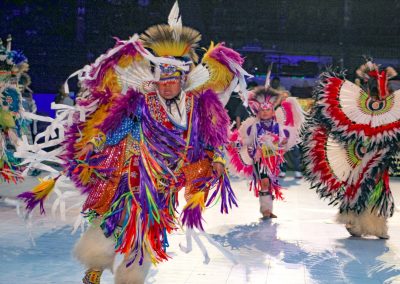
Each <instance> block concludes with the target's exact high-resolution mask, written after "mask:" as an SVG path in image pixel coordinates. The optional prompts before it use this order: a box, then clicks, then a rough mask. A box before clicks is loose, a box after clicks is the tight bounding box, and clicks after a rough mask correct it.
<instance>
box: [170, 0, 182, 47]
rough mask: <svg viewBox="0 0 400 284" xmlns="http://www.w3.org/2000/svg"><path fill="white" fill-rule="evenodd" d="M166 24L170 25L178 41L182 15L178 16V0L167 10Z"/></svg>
mask: <svg viewBox="0 0 400 284" xmlns="http://www.w3.org/2000/svg"><path fill="white" fill-rule="evenodd" d="M168 25H169V26H170V27H171V29H172V32H173V36H174V39H175V40H177V41H179V39H180V35H181V33H182V17H180V16H179V5H178V1H176V2H175V4H174V6H173V7H172V9H171V12H169V16H168Z"/></svg>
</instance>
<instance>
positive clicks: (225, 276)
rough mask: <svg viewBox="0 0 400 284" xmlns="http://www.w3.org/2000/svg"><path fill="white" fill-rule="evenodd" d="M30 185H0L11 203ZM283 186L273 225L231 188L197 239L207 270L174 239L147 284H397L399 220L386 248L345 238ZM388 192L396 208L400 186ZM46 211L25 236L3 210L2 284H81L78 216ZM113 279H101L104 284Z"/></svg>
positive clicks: (308, 196)
mask: <svg viewBox="0 0 400 284" xmlns="http://www.w3.org/2000/svg"><path fill="white" fill-rule="evenodd" d="M32 183H33V180H32V179H28V180H27V181H26V183H25V184H22V185H19V186H9V185H4V184H2V185H0V188H1V190H0V194H1V195H3V196H5V195H8V196H13V195H15V193H16V192H17V191H22V190H24V189H25V188H26V187H29V186H30V185H32ZM283 184H284V185H285V186H286V187H287V190H285V192H284V193H285V198H286V200H285V201H283V202H276V203H275V213H276V214H277V215H278V218H277V219H276V220H273V221H272V222H270V221H260V220H259V217H260V216H259V212H258V200H257V199H256V198H255V197H254V196H253V193H250V192H248V191H247V185H246V182H245V181H239V180H233V187H234V189H235V190H236V193H237V196H238V199H239V208H235V209H234V210H233V211H232V213H231V214H229V215H220V214H219V210H218V208H217V206H216V207H214V208H211V209H209V210H208V211H207V212H206V214H205V220H206V221H207V223H206V231H207V233H208V235H209V236H210V237H211V241H212V242H215V244H217V245H213V244H211V243H210V242H209V241H208V240H207V239H206V237H204V236H201V237H200V239H201V240H202V241H203V242H204V244H205V245H206V247H207V250H208V253H209V256H210V259H211V260H210V262H209V263H208V264H205V263H203V261H204V258H203V255H202V254H201V251H200V249H199V248H198V247H197V246H196V244H195V243H193V251H192V252H190V253H188V254H185V253H184V252H182V251H181V250H180V249H179V243H183V244H185V235H184V233H183V232H177V233H175V234H174V235H172V236H170V239H169V243H170V247H169V250H168V251H169V253H170V255H171V257H172V259H171V260H170V261H168V262H167V263H162V264H160V265H158V266H157V267H153V268H152V270H151V272H150V275H149V277H148V279H147V281H146V283H176V284H180V283H182V284H183V283H201V284H203V283H206V284H208V283H209V284H218V283H290V284H291V283H330V284H333V283H362V284H366V283H400V214H399V212H396V213H395V216H394V217H393V218H391V219H390V222H389V226H390V231H389V233H390V235H391V239H390V240H388V241H384V240H377V239H375V238H370V239H358V238H350V237H349V235H348V233H347V232H346V230H345V229H344V227H343V226H341V225H338V224H335V222H334V216H335V213H336V210H335V209H334V208H332V207H329V206H328V205H327V202H324V201H321V200H319V199H318V197H317V195H316V194H315V193H314V191H313V190H310V189H309V186H308V184H307V183H306V182H304V181H297V180H294V179H293V178H292V177H288V178H286V179H285V181H284V182H283ZM391 185H392V189H393V191H394V195H395V199H396V200H400V180H394V179H393V180H392V181H391ZM49 205H51V204H49ZM399 205H400V204H399ZM47 211H48V214H49V215H48V216H47V217H44V218H43V217H39V216H37V214H35V216H34V219H33V221H32V224H31V228H29V226H28V227H27V226H26V222H24V220H23V218H21V217H18V216H17V214H16V210H15V208H13V207H12V206H8V205H5V204H4V203H3V204H2V205H0V283H15V284H18V283H21V284H22V283H24V284H25V283H29V284H36V283H37V284H39V283H41V284H47V283H80V279H81V278H82V275H83V268H82V267H80V266H79V264H78V263H77V262H76V261H75V260H74V259H73V257H72V256H71V249H72V247H73V245H74V243H75V242H76V240H77V239H78V238H79V235H80V232H79V231H78V232H77V233H76V234H74V235H71V230H72V224H73V223H74V221H75V217H76V215H77V213H78V212H79V210H78V209H77V208H74V209H71V210H69V211H68V213H67V220H66V221H64V222H61V221H59V219H58V218H53V217H52V216H51V207H49V208H48V210H47ZM30 236H33V239H34V243H35V245H34V244H33V242H32V240H31V238H30ZM221 250H222V251H221ZM232 260H236V261H237V262H238V263H237V264H234V263H233V262H232ZM112 279H113V278H112V274H111V273H109V272H106V273H105V274H104V275H103V278H102V283H103V284H104V283H113V280H112Z"/></svg>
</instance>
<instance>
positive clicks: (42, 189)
mask: <svg viewBox="0 0 400 284" xmlns="http://www.w3.org/2000/svg"><path fill="white" fill-rule="evenodd" d="M39 181H40V183H39V184H38V185H37V186H35V187H34V188H33V189H32V193H34V194H35V199H36V200H38V199H45V198H46V197H47V196H48V195H49V194H50V193H51V192H52V190H53V188H54V186H55V184H56V181H55V180H54V179H47V180H43V179H41V178H39Z"/></svg>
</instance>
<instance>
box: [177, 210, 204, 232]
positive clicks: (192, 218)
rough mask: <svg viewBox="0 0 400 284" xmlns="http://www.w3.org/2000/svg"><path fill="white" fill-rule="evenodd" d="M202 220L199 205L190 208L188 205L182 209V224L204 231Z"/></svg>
mask: <svg viewBox="0 0 400 284" xmlns="http://www.w3.org/2000/svg"><path fill="white" fill-rule="evenodd" d="M202 221H203V217H202V212H201V207H200V206H196V207H194V208H190V206H188V207H187V208H185V209H184V210H183V211H182V224H183V225H185V226H186V227H188V228H191V229H193V228H197V229H199V230H202V231H204V228H203V222H202Z"/></svg>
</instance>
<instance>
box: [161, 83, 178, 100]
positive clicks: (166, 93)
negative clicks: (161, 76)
mask: <svg viewBox="0 0 400 284" xmlns="http://www.w3.org/2000/svg"><path fill="white" fill-rule="evenodd" d="M157 90H158V93H159V94H160V96H161V97H163V98H164V99H167V100H168V99H172V98H175V97H176V96H177V95H179V93H180V92H181V90H182V88H181V81H180V80H179V79H177V80H166V81H160V82H157Z"/></svg>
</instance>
